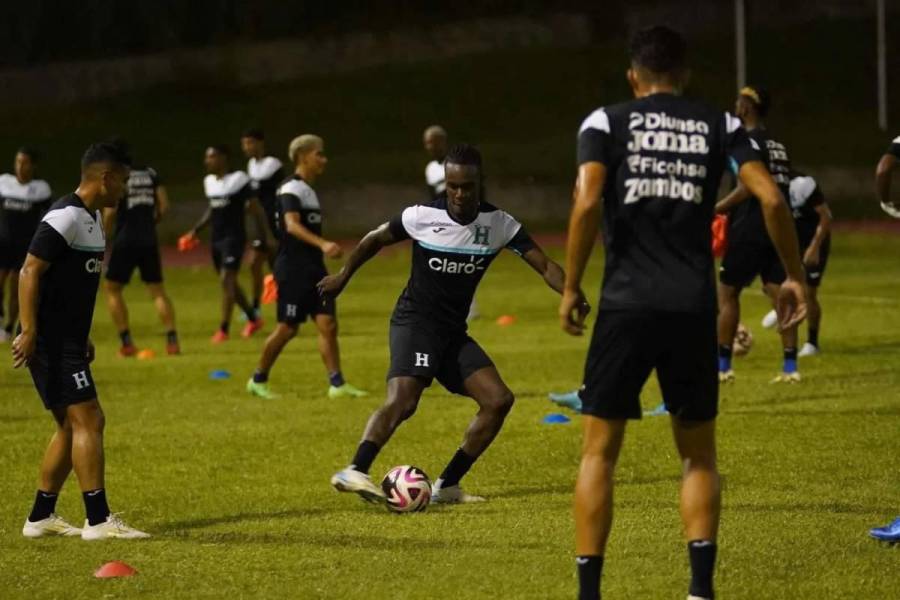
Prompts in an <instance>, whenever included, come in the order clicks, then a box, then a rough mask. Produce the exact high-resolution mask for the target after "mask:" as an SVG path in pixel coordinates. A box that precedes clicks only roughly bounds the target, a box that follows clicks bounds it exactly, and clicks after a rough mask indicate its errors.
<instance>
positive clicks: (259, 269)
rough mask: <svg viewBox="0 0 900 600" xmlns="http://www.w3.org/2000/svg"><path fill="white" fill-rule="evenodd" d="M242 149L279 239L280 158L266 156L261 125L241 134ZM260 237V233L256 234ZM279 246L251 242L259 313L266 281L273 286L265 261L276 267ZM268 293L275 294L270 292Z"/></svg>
mask: <svg viewBox="0 0 900 600" xmlns="http://www.w3.org/2000/svg"><path fill="white" fill-rule="evenodd" d="M241 150H242V151H243V152H244V156H246V157H247V175H249V176H250V179H251V180H252V181H253V186H254V188H255V189H256V198H257V199H258V200H259V203H260V205H261V206H262V209H263V211H264V212H265V213H266V224H267V225H268V227H269V233H270V234H271V236H270V239H271V240H274V241H275V242H277V239H276V236H277V227H278V226H277V223H276V221H277V217H276V212H277V206H276V200H275V192H276V191H277V190H278V186H279V185H280V184H281V181H282V180H283V179H284V169H283V168H282V165H281V161H280V160H278V159H277V158H275V157H274V156H266V137H265V134H264V133H263V131H262V129H256V128H251V129H248V130H246V131H244V133H243V135H241ZM256 237H257V238H258V236H256ZM277 252H278V248H276V247H274V246H273V247H269V246H268V245H266V240H264V239H253V240H252V241H251V242H250V253H251V260H250V276H251V277H252V278H253V289H252V292H253V311H254V312H255V313H256V316H260V313H259V303H260V298H262V296H263V290H264V285H263V284H264V282H270V283H268V286H269V287H270V288H271V287H272V285H273V283H274V279H273V277H272V275H267V276H266V277H265V278H263V265H264V264H265V263H266V262H268V263H269V269H270V270H273V271H274V266H275V254H276V253H277ZM267 295H274V294H273V293H267Z"/></svg>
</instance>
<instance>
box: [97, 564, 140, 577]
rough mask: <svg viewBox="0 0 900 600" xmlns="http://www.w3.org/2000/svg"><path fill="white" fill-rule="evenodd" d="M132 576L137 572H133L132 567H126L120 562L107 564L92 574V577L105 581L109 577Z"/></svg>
mask: <svg viewBox="0 0 900 600" xmlns="http://www.w3.org/2000/svg"><path fill="white" fill-rule="evenodd" d="M132 575H137V571H135V570H134V568H133V567H132V566H130V565H127V564H125V563H123V562H122V561H120V560H114V561H112V562H108V563H106V564H105V565H103V566H102V567H100V568H99V569H97V571H96V572H95V573H94V577H97V578H99V579H107V578H109V577H131V576H132Z"/></svg>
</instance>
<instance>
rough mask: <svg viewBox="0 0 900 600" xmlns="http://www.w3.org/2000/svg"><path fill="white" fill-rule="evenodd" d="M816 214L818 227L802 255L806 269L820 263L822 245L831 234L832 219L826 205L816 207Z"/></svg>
mask: <svg viewBox="0 0 900 600" xmlns="http://www.w3.org/2000/svg"><path fill="white" fill-rule="evenodd" d="M816 212H817V213H818V214H819V225H818V227H816V235H815V236H814V237H813V239H812V241H811V242H810V243H809V247H808V248H807V249H806V252H805V253H804V254H803V264H804V265H806V266H807V267H814V266H816V265H818V264H819V262H820V261H821V254H822V244H824V243H825V240H827V239H828V236H829V235H830V234H831V222H832V220H833V217H832V215H831V209H830V208H829V207H828V204H826V203H824V202H823V203H822V204H820V205H819V206H817V207H816Z"/></svg>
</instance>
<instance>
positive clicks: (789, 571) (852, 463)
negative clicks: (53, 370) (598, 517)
mask: <svg viewBox="0 0 900 600" xmlns="http://www.w3.org/2000/svg"><path fill="white" fill-rule="evenodd" d="M898 249H900V238H897V237H872V236H868V237H864V236H862V235H851V234H841V235H839V236H838V237H837V238H836V239H835V243H834V251H833V253H832V256H833V263H832V265H831V266H830V272H829V273H828V275H827V277H826V282H825V287H824V290H823V305H824V309H825V321H824V327H823V330H822V344H823V347H824V354H823V355H822V356H821V357H818V358H812V359H805V360H802V362H801V370H802V372H803V374H804V376H805V380H804V382H803V383H802V384H800V385H796V386H791V387H773V386H771V385H769V384H768V380H769V378H770V377H771V376H773V375H775V373H776V371H777V369H778V367H779V363H780V357H779V354H780V351H779V349H778V343H777V340H776V337H775V335H774V334H770V333H769V332H765V331H763V330H761V329H760V328H759V326H758V325H757V324H758V320H759V318H760V317H761V316H762V315H763V313H764V312H765V306H764V300H763V298H762V297H761V295H759V294H758V293H757V292H755V291H752V290H751V291H750V292H748V293H747V295H746V298H745V301H744V305H743V307H744V310H745V322H746V323H748V324H749V325H750V327H751V328H752V329H753V331H754V333H755V336H756V346H755V347H754V349H753V351H752V352H751V354H750V355H749V356H748V357H747V358H745V359H740V360H738V361H737V363H736V371H737V374H738V381H737V382H736V383H735V384H734V385H731V386H729V387H727V388H725V389H724V390H723V393H722V402H721V409H722V411H721V412H722V414H721V418H720V428H719V441H720V447H721V468H722V473H723V475H724V494H725V495H724V512H723V522H722V531H721V538H720V560H719V564H718V571H717V585H718V591H719V595H720V596H721V597H722V598H729V599H739V598H741V599H753V600H758V599H761V598H765V599H777V598H785V599H788V598H790V599H797V598H816V599H820V598H846V597H853V598H888V597H894V595H895V594H896V582H895V577H894V575H895V574H896V571H897V564H898V560H900V554H898V552H900V550H898V549H897V548H889V547H886V546H882V545H879V544H878V543H875V542H874V541H871V540H869V539H867V535H866V533H867V529H868V528H869V527H871V526H873V525H877V524H882V523H884V522H887V521H888V520H889V519H891V518H893V517H895V516H896V515H898V514H900V494H898V493H897V490H898V485H900V464H898V460H900V435H898V432H900V397H898V392H897V390H898V387H900V369H898V368H897V364H898V359H900V315H898V308H900V267H898V264H897V260H896V257H897V254H898ZM554 254H555V255H556V256H557V257H559V256H560V251H559V250H558V249H554ZM599 268H600V266H599V261H596V260H595V263H594V264H593V267H592V269H591V279H590V283H589V286H588V289H589V290H590V292H591V293H590V295H591V296H595V295H596V289H597V283H596V282H597V280H598V278H599ZM407 273H408V253H407V252H406V251H405V250H404V251H401V252H396V253H393V254H386V255H385V256H382V257H378V258H376V259H375V260H374V261H373V262H372V263H370V264H369V265H368V266H366V267H365V268H364V269H363V270H362V271H361V272H360V273H359V274H358V276H357V278H356V280H355V281H354V282H353V283H352V284H351V285H350V287H349V288H348V290H347V291H346V292H345V295H344V296H343V297H342V298H341V300H340V302H339V308H340V317H341V326H342V331H343V334H342V337H341V343H342V350H343V356H344V371H345V373H346V375H347V377H348V379H349V380H350V381H351V382H353V383H354V384H356V385H358V386H361V387H364V388H367V389H369V390H371V391H372V395H371V396H370V397H369V398H366V399H362V400H341V401H338V402H332V401H329V400H327V399H326V397H325V390H326V384H327V382H326V378H325V374H324V370H323V368H322V366H321V362H320V360H319V357H318V354H317V352H316V350H315V345H314V338H313V336H312V335H311V333H310V328H309V327H304V328H302V329H301V336H300V337H299V338H298V339H297V340H295V341H294V342H293V343H292V344H291V345H290V346H289V347H288V350H287V351H286V353H285V354H284V355H283V356H282V358H281V361H280V362H279V363H278V365H277V366H276V369H275V370H274V372H273V379H272V385H273V387H274V388H275V389H276V390H277V391H279V392H281V393H282V394H283V396H282V398H281V399H279V400H276V401H263V400H260V399H257V398H251V397H248V396H246V395H245V394H244V391H243V385H244V382H245V381H246V378H247V377H248V376H249V375H250V373H251V372H252V370H253V367H254V364H255V362H256V359H257V356H258V352H259V349H260V345H261V340H260V339H259V338H256V339H253V340H251V341H247V340H243V339H240V338H239V337H238V336H235V339H233V340H232V341H230V342H228V343H227V344H225V345H223V346H220V347H211V346H210V345H209V343H208V341H207V340H208V336H209V335H210V334H211V333H212V332H213V329H214V327H215V325H216V322H217V321H218V317H217V311H218V292H217V288H216V283H215V280H214V278H213V275H212V273H211V271H210V270H209V269H208V268H197V269H187V268H185V269H170V270H169V271H168V272H167V274H166V275H167V277H168V282H169V287H170V290H171V293H172V296H173V298H174V300H175V303H176V309H177V311H178V317H179V321H180V323H181V325H180V331H181V335H182V340H183V346H184V351H185V354H184V355H183V356H181V357H177V358H167V357H165V356H160V357H158V358H156V359H155V360H152V361H146V362H141V361H136V360H134V359H119V358H116V357H115V355H114V353H115V349H116V343H117V340H116V336H115V334H114V332H113V329H112V327H111V325H110V321H109V317H108V315H107V314H106V311H105V307H104V305H103V303H102V300H101V302H100V303H98V307H97V315H96V318H95V327H94V340H95V342H96V343H97V350H98V358H97V362H96V364H95V366H94V375H95V378H96V381H97V385H98V387H99V389H100V394H101V402H102V403H103V406H104V409H105V411H106V414H107V419H108V427H107V434H106V446H107V464H108V468H107V471H108V490H109V496H110V501H111V504H112V507H113V510H116V511H125V513H126V514H125V518H126V519H127V521H128V522H129V523H132V524H134V525H136V526H138V527H140V528H144V529H147V530H149V531H150V532H152V533H153V534H154V537H153V539H151V540H147V541H144V542H103V543H94V544H88V543H84V542H82V541H80V540H77V539H47V540H26V539H24V538H22V537H21V535H20V527H21V525H22V522H23V520H24V518H25V516H26V515H27V511H28V509H29V505H30V502H31V500H32V495H33V493H34V487H35V476H36V472H37V465H38V462H39V460H40V457H41V454H42V451H43V445H44V443H45V442H46V440H47V438H48V436H49V434H50V432H51V430H52V426H51V422H50V418H49V416H48V415H47V413H46V412H44V411H43V409H42V407H41V405H40V402H39V400H38V398H37V396H36V394H35V392H34V391H33V389H32V387H31V382H30V379H29V377H28V375H27V373H24V372H13V371H11V370H10V369H8V368H3V369H2V370H0V392H2V393H0V439H2V440H3V444H2V447H0V473H2V487H0V597H2V598H4V599H7V598H29V599H38V598H98V597H103V598H132V597H137V598H257V597H258V598H378V597H388V596H408V595H414V596H423V597H424V596H441V597H444V596H446V597H452V598H534V599H544V598H572V597H574V595H575V586H576V580H575V570H574V563H573V561H572V547H573V525H572V518H571V501H572V488H573V481H574V477H575V471H576V467H577V461H578V456H579V443H580V432H579V429H578V426H577V421H575V422H573V423H572V424H568V425H543V424H541V419H542V417H543V416H544V415H546V414H547V413H550V412H555V411H554V408H553V407H552V405H550V404H549V403H548V401H547V400H546V393H547V392H548V391H551V390H567V389H570V388H572V387H573V386H574V385H576V384H577V383H578V380H579V377H580V370H581V366H582V363H583V358H584V352H585V344H586V340H579V339H573V338H569V337H566V336H565V335H564V334H562V333H561V332H560V331H559V330H558V326H557V324H556V317H555V311H556V303H557V299H556V296H555V295H554V294H553V293H552V292H551V291H549V290H547V289H546V288H545V287H544V286H543V283H542V282H541V281H540V280H539V279H538V278H537V277H536V276H534V274H533V273H532V272H531V271H530V270H529V269H528V268H527V266H526V265H525V264H524V263H521V261H519V260H518V259H516V258H515V257H514V256H512V255H508V256H505V257H503V258H501V259H500V260H498V261H497V263H496V264H495V265H494V267H493V268H492V270H491V273H490V274H489V275H488V276H487V278H486V280H485V282H484V285H483V286H482V289H481V291H480V292H479V295H478V299H479V302H480V304H481V309H482V312H483V313H484V315H485V317H484V318H482V319H481V320H480V321H478V322H476V323H475V324H474V325H473V326H472V328H471V330H472V334H473V335H474V337H476V338H477V339H478V340H479V341H480V342H481V343H482V344H483V345H484V347H485V348H486V349H487V350H488V351H489V352H490V354H491V355H492V356H493V358H494V359H495V361H496V362H497V364H498V366H499V368H500V371H501V373H502V374H503V375H504V377H505V379H506V381H507V382H508V384H509V385H510V387H511V388H512V389H513V390H514V391H515V392H516V393H517V397H518V402H517V405H516V407H515V408H514V409H513V412H512V414H511V415H510V417H509V420H508V422H507V425H506V427H505V429H504V431H503V433H502V434H501V435H500V437H499V438H498V440H497V441H496V443H495V445H494V446H493V447H492V448H491V449H490V450H489V451H488V453H487V454H486V455H485V456H484V458H483V459H482V460H481V461H479V463H477V464H476V466H475V468H474V469H473V471H472V472H471V474H470V475H469V476H468V477H467V478H466V479H465V480H464V483H465V484H466V485H467V486H468V488H469V489H470V490H471V491H473V492H475V493H478V494H484V495H486V496H487V497H488V498H489V499H490V501H489V502H488V503H486V504H483V505H473V506H462V507H452V508H434V509H433V510H429V511H428V512H427V513H424V514H418V515H409V516H394V515H390V514H387V513H386V512H384V511H383V510H382V509H379V508H376V507H373V506H371V505H366V504H363V503H362V502H360V501H359V500H358V499H357V498H356V497H355V496H351V495H343V494H340V495H339V494H337V493H336V492H334V491H333V490H332V489H331V488H330V487H329V485H328V479H329V477H330V476H331V474H332V473H334V472H335V471H336V470H338V469H339V468H341V467H343V466H344V465H345V464H346V463H347V461H348V460H349V458H350V457H351V455H352V452H353V450H354V448H355V445H356V443H357V441H358V439H359V436H360V433H361V431H362V428H363V425H364V423H365V421H366V419H367V417H368V415H369V413H370V412H371V411H372V410H373V409H374V408H375V407H376V406H377V405H378V404H379V402H380V401H381V399H382V397H383V395H384V389H385V385H384V381H383V380H384V373H385V371H386V368H387V359H388V355H387V343H386V342H387V319H388V315H389V312H390V310H391V308H392V305H393V302H394V300H395V298H396V296H397V294H399V292H400V289H401V288H402V285H403V282H404V280H405V277H406V276H407ZM128 299H129V302H130V308H131V313H132V322H133V324H132V331H133V333H134V335H135V339H136V341H137V344H138V345H139V346H140V347H142V348H144V347H149V348H153V349H155V350H156V351H157V353H158V354H160V355H162V354H163V352H162V351H163V343H164V340H163V337H162V332H161V330H160V327H159V326H158V324H157V322H156V320H155V316H154V315H153V313H152V309H151V306H150V304H149V302H148V301H147V300H146V298H145V295H144V293H143V290H141V289H140V287H139V286H138V285H133V286H132V287H131V288H129V290H128ZM266 310H267V316H268V318H269V321H270V323H271V320H272V318H273V315H274V311H273V310H272V308H271V307H267V309H266ZM500 314H513V315H516V316H517V317H518V322H517V323H516V324H515V325H513V326H511V327H507V328H501V327H498V326H496V325H495V324H494V322H493V321H494V318H496V316H498V315H500ZM237 326H238V323H237V322H236V323H235V326H234V327H235V329H237V328H238V327H237ZM214 369H227V370H229V371H230V372H231V374H232V377H231V379H229V380H226V381H212V380H210V379H209V376H208V374H209V372H210V371H211V370H214ZM658 401H659V393H658V389H657V387H656V385H655V383H651V384H650V385H648V386H647V389H646V392H645V394H644V398H643V402H644V405H645V407H648V408H649V407H652V406H654V405H655V404H656V403H657V402H658ZM473 409H474V404H473V403H472V402H471V401H470V400H467V399H464V398H459V397H453V396H450V395H448V394H447V393H445V392H443V391H442V390H440V389H438V387H437V386H435V387H434V388H433V389H432V390H430V391H429V392H427V394H426V397H425V399H424V400H423V402H422V405H421V407H420V409H419V413H418V414H417V415H416V416H415V417H414V418H413V419H412V420H411V421H410V422H409V423H407V424H405V425H404V426H403V427H401V429H400V430H399V432H398V434H397V435H396V437H395V438H394V439H393V440H392V442H391V443H390V444H389V445H388V446H387V448H386V449H385V451H384V452H383V454H382V455H381V456H380V457H379V459H378V461H377V462H376V464H375V467H374V469H373V473H375V474H379V473H381V472H385V471H387V470H388V468H389V467H391V466H392V465H395V464H400V463H412V464H415V465H418V466H420V467H422V468H423V469H425V471H426V472H428V473H429V474H430V475H431V476H432V477H436V476H437V475H438V474H439V472H440V471H441V469H442V468H443V466H444V464H445V462H446V461H447V460H448V459H449V458H450V456H451V455H452V453H453V451H454V450H455V448H456V446H457V444H458V442H459V440H460V438H461V435H462V432H463V430H464V428H465V427H466V424H467V422H468V420H469V418H470V417H471V416H472V414H473V412H474V411H473ZM667 421H668V420H667V419H666V418H648V419H645V420H644V421H642V422H640V423H636V424H634V425H632V426H631V427H630V429H629V433H628V436H627V440H626V445H625V448H624V450H623V455H622V461H621V466H620V469H619V471H618V488H617V491H616V494H617V495H616V521H615V527H614V531H613V535H612V540H611V544H610V548H609V552H608V555H607V566H606V573H605V581H604V592H605V595H604V597H605V598H653V599H656V598H673V599H674V598H683V597H684V596H685V592H686V587H687V559H686V553H685V547H684V541H683V540H682V538H681V535H680V527H679V521H678V513H677V508H676V497H677V482H678V478H679V465H678V461H677V460H676V458H675V455H674V449H673V446H672V443H671V439H670V438H671V436H670V433H669V425H668V422H667ZM58 512H60V513H61V514H62V515H64V516H65V517H67V518H68V519H70V520H71V521H73V522H76V523H80V521H81V519H82V518H83V508H82V505H81V498H80V494H79V493H78V490H77V485H76V482H75V481H74V480H73V481H70V482H69V483H68V484H67V487H66V488H65V489H64V491H63V494H62V497H61V499H60V503H59V507H58ZM114 559H118V560H124V561H126V562H128V563H129V564H131V565H133V566H134V567H135V568H137V570H138V571H139V574H138V576H136V577H134V578H130V579H124V580H118V581H100V580H95V579H93V578H92V576H91V574H92V572H93V570H94V569H96V568H97V567H98V566H100V565H101V564H102V563H104V562H106V561H108V560H114ZM410 586H412V589H414V590H417V591H415V592H411V591H410Z"/></svg>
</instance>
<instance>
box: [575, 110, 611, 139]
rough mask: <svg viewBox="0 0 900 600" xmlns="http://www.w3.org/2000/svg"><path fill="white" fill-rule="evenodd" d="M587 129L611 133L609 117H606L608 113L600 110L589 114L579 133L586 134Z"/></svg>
mask: <svg viewBox="0 0 900 600" xmlns="http://www.w3.org/2000/svg"><path fill="white" fill-rule="evenodd" d="M587 129H596V130H598V131H603V132H605V133H609V117H608V116H607V115H606V111H605V110H603V109H602V108H598V109H597V110H595V111H594V112H592V113H591V114H589V115H588V117H587V118H586V119H585V120H584V121H583V122H582V123H581V128H580V129H579V130H578V133H579V134H581V133H584V131H585V130H587Z"/></svg>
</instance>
